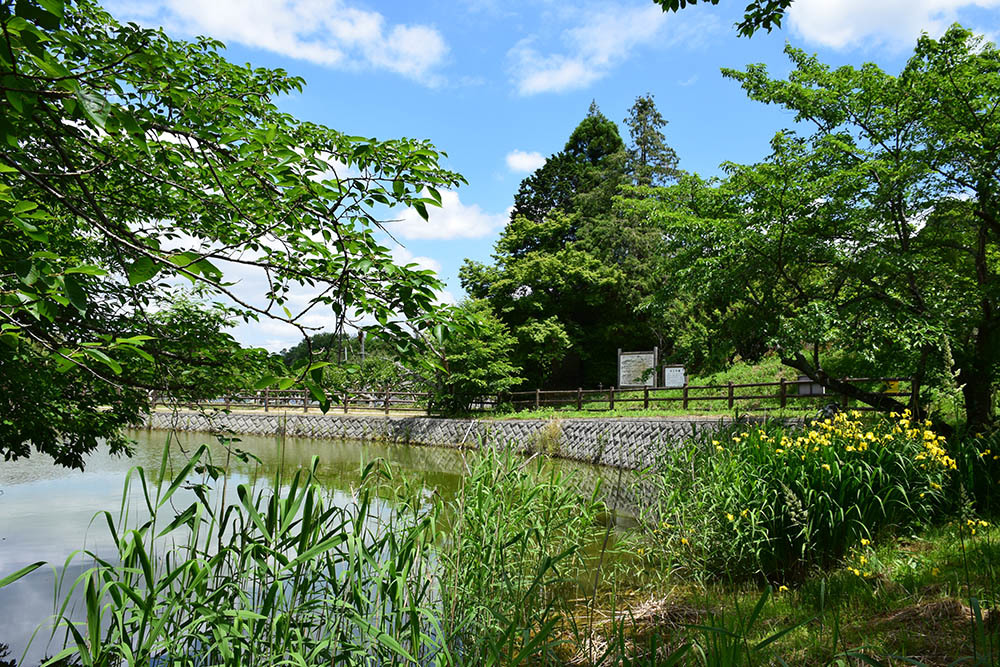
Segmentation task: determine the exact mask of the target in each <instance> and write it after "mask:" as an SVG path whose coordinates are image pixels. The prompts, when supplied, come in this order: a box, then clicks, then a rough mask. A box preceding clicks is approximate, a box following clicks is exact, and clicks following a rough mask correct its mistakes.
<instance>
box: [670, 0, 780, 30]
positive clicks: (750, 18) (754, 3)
mask: <svg viewBox="0 0 1000 667" xmlns="http://www.w3.org/2000/svg"><path fill="white" fill-rule="evenodd" d="M703 1H705V2H711V3H712V4H713V5H717V4H719V0H703ZM794 1H795V0H751V2H750V4H748V5H747V6H746V9H745V10H744V14H743V20H742V21H740V22H739V23H737V24H736V29H737V31H738V32H739V34H740V36H742V37H753V35H754V33H756V32H757V31H758V30H767V31H768V32H771V30H773V29H774V28H780V27H781V21H782V20H783V19H784V18H785V12H787V11H788V8H789V7H791V5H792V2H794ZM653 2H655V3H656V4H658V5H659V6H660V7H662V8H663V11H665V12H666V11H671V12H677V11H680V10H681V9H684V8H685V7H687V6H689V5H696V4H698V0H653Z"/></svg>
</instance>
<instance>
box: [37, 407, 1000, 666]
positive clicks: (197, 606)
mask: <svg viewBox="0 0 1000 667" xmlns="http://www.w3.org/2000/svg"><path fill="white" fill-rule="evenodd" d="M744 429H746V430H744ZM707 438H708V439H705V440H701V441H697V442H691V443H689V446H687V447H685V448H682V449H681V450H679V451H677V452H674V453H672V454H671V455H670V456H667V457H664V459H663V460H662V461H660V462H659V464H658V465H656V466H655V467H653V468H652V469H650V470H648V471H647V472H646V474H645V475H644V476H643V477H642V478H640V479H639V480H638V482H635V484H636V486H635V488H634V489H631V491H633V492H634V494H635V495H636V497H638V498H640V499H642V503H641V505H642V510H641V512H640V516H639V517H636V518H637V519H638V522H637V523H632V524H630V525H631V526H632V527H630V528H627V529H623V528H621V525H622V524H621V523H619V522H616V521H615V520H614V517H613V516H609V514H610V513H609V511H608V510H607V508H605V507H604V506H603V505H602V503H601V502H600V501H599V497H600V494H599V492H598V491H597V490H595V491H594V493H593V494H591V495H588V496H586V497H582V496H581V495H580V492H579V491H578V489H577V486H576V485H574V484H573V479H572V478H571V477H570V476H569V475H567V474H566V473H563V472H560V471H558V470H557V469H555V468H552V467H547V466H545V465H544V461H543V457H540V456H536V457H534V458H532V459H523V458H521V457H518V456H516V455H513V454H510V453H509V452H504V451H498V450H496V449H494V448H492V447H489V446H484V447H482V448H481V449H480V451H478V452H470V453H469V454H468V455H467V458H466V466H467V471H466V475H465V476H464V481H463V483H462V486H461V488H460V489H459V491H458V492H457V494H456V495H455V497H454V499H452V500H448V501H445V500H443V499H442V498H441V497H440V496H438V495H437V494H435V493H433V492H432V491H429V490H428V489H425V488H423V487H421V486H420V485H415V484H413V483H412V482H410V481H408V480H406V479H401V478H398V477H396V476H395V474H394V472H393V470H392V469H391V467H389V466H387V465H385V464H384V463H382V462H374V463H372V464H370V465H369V466H367V467H366V468H365V470H363V471H362V475H361V477H360V481H359V485H358V487H357V489H356V491H355V493H354V495H353V498H352V499H351V502H348V503H343V502H341V503H340V504H337V503H335V502H333V499H332V498H330V497H329V496H328V494H327V493H326V492H325V490H324V489H323V488H322V487H321V486H320V485H319V484H318V483H317V481H316V479H315V469H316V463H315V462H314V463H313V465H312V466H311V467H310V468H307V469H303V470H300V471H298V472H296V473H295V474H294V475H293V476H291V478H281V477H277V476H276V477H275V479H274V480H273V482H272V483H271V486H270V487H269V488H254V487H252V486H247V485H236V486H235V488H227V484H228V483H227V482H226V477H225V476H224V475H222V473H221V470H220V469H218V468H216V467H214V466H213V465H212V463H211V462H209V461H206V460H204V458H203V457H204V455H205V450H199V451H198V452H196V453H195V455H194V457H193V458H192V459H191V460H190V461H189V462H188V464H187V465H186V466H185V467H184V468H183V469H182V470H179V471H178V472H177V473H176V474H173V475H171V474H169V466H168V465H167V458H168V457H167V456H166V455H165V456H164V463H163V464H162V466H161V469H160V470H159V471H155V472H154V471H151V472H150V473H149V474H147V473H146V472H145V471H139V470H137V471H135V472H134V473H133V474H132V475H130V477H129V479H128V481H127V483H126V489H125V497H126V498H128V497H131V498H132V499H133V500H135V499H138V500H139V501H140V503H141V504H140V506H139V508H138V510H137V509H136V508H134V507H133V508H132V509H129V505H128V503H124V502H123V505H122V507H123V510H122V513H121V514H120V515H114V514H112V513H105V514H102V515H101V516H99V517H98V519H99V522H98V525H103V526H106V527H107V529H108V530H109V531H112V534H113V535H114V536H115V544H116V545H117V553H116V554H90V553H87V552H83V553H81V554H78V555H77V558H81V559H84V560H85V561H86V562H89V563H90V564H91V565H92V567H91V568H90V569H89V570H88V571H87V572H85V573H84V574H83V575H81V576H80V577H79V578H78V579H77V580H76V581H75V582H63V584H62V587H61V592H60V599H65V600H67V601H69V600H73V599H77V600H81V601H82V602H81V604H82V615H81V614H77V615H73V613H72V612H73V607H72V605H70V604H69V603H68V602H67V603H66V605H64V606H58V605H57V610H58V616H59V621H60V625H61V630H60V631H59V632H60V633H62V632H65V633H66V634H65V637H66V641H67V644H66V649H65V651H63V653H62V654H61V655H60V656H59V657H60V658H61V659H64V660H69V661H76V662H79V663H80V664H86V665H102V666H104V665H106V666H108V667H111V666H112V665H123V664H130V665H150V664H157V665H177V666H182V665H183V666H187V665H191V666H192V667H193V666H194V665H203V664H213V665H275V664H289V665H309V666H311V665H330V664H345V665H347V664H349V665H409V664H424V665H464V664H469V665H479V664H512V665H516V664H553V665H555V664H577V665H597V664H600V665H613V664H648V665H654V664H683V665H705V666H707V665H758V664H761V665H762V664H780V663H781V661H785V662H786V663H787V664H810V665H811V664H815V665H828V664H838V665H840V664H844V665H847V664H869V665H895V664H915V663H916V664H928V665H945V664H951V663H952V662H953V661H954V660H956V659H960V658H968V659H969V661H970V662H969V664H978V665H992V664H996V663H997V661H998V651H1000V613H998V612H997V611H996V602H997V599H998V597H997V594H998V590H1000V589H998V587H997V582H998V576H997V575H998V572H997V567H998V563H1000V531H998V530H997V528H996V527H995V526H994V525H993V516H995V514H996V507H997V505H996V497H995V488H996V482H997V479H998V473H1000V456H998V454H997V453H996V452H1000V448H998V447H997V446H996V445H997V443H996V441H995V440H991V439H989V438H987V437H982V436H980V437H974V438H967V439H956V440H955V441H953V442H946V441H945V440H943V439H942V438H941V437H940V436H938V435H937V434H935V433H934V432H933V431H931V430H930V428H929V425H928V424H926V423H915V422H913V421H912V420H911V419H910V418H909V417H908V416H907V415H906V414H903V415H896V416H893V417H889V418H877V419H862V417H861V416H860V415H859V414H854V415H851V414H841V415H840V416H838V417H836V418H834V419H831V420H829V421H828V422H820V423H818V424H815V425H813V426H811V427H810V428H807V429H806V430H803V431H795V430H791V429H788V428H786V427H784V426H781V425H778V424H764V425H760V426H756V427H754V428H752V429H747V428H746V427H743V426H737V427H735V428H734V429H733V430H731V431H728V432H726V433H715V434H713V435H711V436H708V437H707ZM485 444H487V443H484V445H485ZM237 453H238V452H237ZM198 471H201V472H200V475H199V474H196V473H198ZM621 479H622V478H621V477H619V478H618V479H617V480H616V481H613V482H612V484H623V483H624V482H622V481H621ZM151 480H158V481H156V482H153V481H151ZM272 489H278V490H279V491H278V492H274V491H272ZM146 515H148V516H150V517H152V519H149V520H147V518H146ZM24 575H25V576H30V572H25V573H24ZM74 596H76V597H74ZM671 660H673V661H674V662H671Z"/></svg>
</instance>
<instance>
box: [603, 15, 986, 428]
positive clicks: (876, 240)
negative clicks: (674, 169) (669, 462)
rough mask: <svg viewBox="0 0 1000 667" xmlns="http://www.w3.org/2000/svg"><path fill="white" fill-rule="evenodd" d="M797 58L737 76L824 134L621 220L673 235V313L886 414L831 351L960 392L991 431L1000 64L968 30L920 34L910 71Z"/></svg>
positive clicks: (647, 204) (664, 293)
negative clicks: (772, 69) (831, 365)
mask: <svg viewBox="0 0 1000 667" xmlns="http://www.w3.org/2000/svg"><path fill="white" fill-rule="evenodd" d="M786 52H787V53H788V55H789V57H790V59H791V61H792V64H793V66H794V70H793V72H792V73H791V74H790V75H789V77H788V78H787V79H786V80H780V79H772V78H770V77H769V76H768V73H767V71H766V69H765V68H764V67H763V66H761V65H754V66H750V67H749V68H747V70H746V71H745V72H736V71H730V70H727V71H726V72H725V74H726V75H727V76H729V77H731V78H734V79H736V80H738V81H740V82H741V84H742V85H743V87H744V89H745V90H746V91H747V93H748V94H749V95H750V97H751V98H753V99H755V100H759V101H762V102H767V103H774V104H779V105H782V106H783V107H785V108H786V109H789V110H791V111H794V112H795V113H796V120H798V121H801V122H802V123H808V124H809V125H811V126H812V127H813V128H814V132H813V133H812V134H809V135H802V134H799V133H796V132H791V131H784V132H780V133H778V134H777V135H776V136H775V138H774V140H773V141H772V153H771V155H770V156H768V158H767V159H765V160H764V161H762V162H760V163H758V164H754V165H737V164H727V165H725V169H726V172H727V176H726V178H725V179H722V180H721V181H718V182H704V181H699V180H691V181H688V182H684V181H682V182H681V183H680V184H678V185H677V186H673V187H671V188H667V189H663V190H659V191H657V192H654V193H651V194H652V196H641V195H642V194H647V193H639V196H636V194H635V193H632V194H633V196H623V197H621V198H620V199H619V204H620V207H619V211H620V212H621V214H622V215H624V216H626V217H630V218H633V219H636V220H641V221H646V222H651V223H653V224H656V225H657V226H658V227H659V228H660V229H661V230H662V234H663V235H664V238H665V239H666V240H667V242H668V246H669V250H670V251H669V253H667V254H666V255H665V257H666V262H665V266H664V275H667V276H672V277H671V278H670V279H668V280H667V281H665V282H664V284H663V287H662V289H661V290H660V291H659V294H658V298H657V300H656V301H657V302H658V305H659V307H660V308H661V309H663V310H669V309H671V308H673V307H676V306H675V305H674V304H676V303H677V302H678V300H681V301H683V302H685V303H686V304H687V305H686V306H685V308H686V309H687V310H688V311H689V312H690V313H691V314H692V315H694V317H692V318H691V321H692V323H694V324H695V327H703V328H704V329H707V330H708V331H710V332H711V334H712V335H711V337H712V339H713V340H714V341H715V342H716V344H719V343H723V344H728V346H730V347H731V348H732V349H737V350H740V351H741V352H742V353H743V354H744V355H754V356H757V355H759V354H760V353H762V352H764V351H766V350H767V349H776V350H778V351H779V352H780V354H781V356H782V358H783V360H784V361H785V363H786V364H788V365H790V366H792V367H794V368H796V369H797V370H799V371H800V372H801V373H804V374H806V375H808V376H810V377H812V378H814V379H815V380H816V381H817V382H819V383H821V384H824V385H826V386H828V387H830V388H832V389H833V390H835V391H837V392H838V393H840V392H843V393H846V394H848V395H849V396H852V397H854V398H857V399H860V400H863V401H866V402H868V403H870V404H872V405H875V406H877V407H879V408H882V409H884V410H893V409H895V410H901V409H902V408H903V406H902V405H900V404H898V403H897V402H895V401H893V400H891V399H889V398H888V397H885V396H879V395H877V394H874V393H871V392H866V391H862V390H859V389H857V388H854V387H851V386H850V385H845V384H843V383H841V382H839V381H838V380H837V379H836V378H835V377H833V376H831V374H830V373H828V372H827V371H826V369H825V368H824V367H823V363H822V353H823V352H824V351H827V350H837V351H839V352H841V353H852V354H855V355H857V356H858V357H860V358H863V359H866V360H868V361H869V362H870V363H872V364H873V365H874V366H876V367H878V368H881V369H893V370H894V372H896V373H900V374H907V375H912V376H913V377H914V378H915V380H916V382H917V383H918V384H919V385H923V384H931V385H934V386H938V387H940V386H958V387H960V388H961V391H962V394H963V399H964V407H965V410H966V412H967V420H968V422H969V423H970V424H973V425H983V424H988V423H990V422H992V421H993V419H994V417H995V407H994V402H995V396H994V393H995V388H996V384H997V380H998V371H1000V275H998V268H997V267H998V264H997V261H996V258H997V253H998V249H1000V224H998V220H1000V209H998V203H997V202H998V199H997V192H996V189H997V183H998V182H1000V181H998V176H1000V120H998V118H997V116H996V114H995V113H994V112H995V109H996V106H997V100H998V96H1000V52H998V51H997V49H996V48H995V47H994V46H993V45H992V44H989V43H986V42H984V41H983V40H982V39H981V38H977V37H975V36H973V35H972V34H971V33H969V32H968V31H966V30H964V29H962V28H960V27H957V26H956V27H953V28H951V29H950V30H949V31H948V32H947V33H946V34H945V35H944V36H943V37H942V38H941V39H940V40H934V39H931V38H929V37H923V38H921V40H920V42H919V44H918V46H917V49H916V51H915V53H914V55H913V57H912V58H911V59H910V61H909V62H908V63H907V65H906V67H905V68H904V69H903V71H902V72H901V73H900V74H899V75H898V76H892V75H890V74H887V73H885V72H883V71H882V70H880V69H879V68H878V67H876V66H875V65H871V64H869V65H866V66H864V67H862V68H859V69H858V68H854V67H848V66H845V67H840V68H838V69H831V68H830V67H828V66H826V65H823V64H822V63H820V62H818V61H817V60H816V58H815V57H811V56H808V55H806V54H805V53H803V52H802V51H799V50H797V49H794V48H791V47H788V48H787V49H786ZM679 324H681V326H682V327H683V323H682V322H679ZM693 335H695V336H699V337H702V338H703V337H704V334H703V333H699V331H698V330H697V328H696V329H695V331H694V334H693ZM803 346H807V348H808V350H810V351H811V354H810V355H806V354H803ZM810 357H811V358H810Z"/></svg>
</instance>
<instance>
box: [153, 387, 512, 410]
mask: <svg viewBox="0 0 1000 667" xmlns="http://www.w3.org/2000/svg"><path fill="white" fill-rule="evenodd" d="M430 397H431V394H430V393H428V392H420V391H391V390H371V391H361V390H356V391H338V392H330V393H329V394H328V398H329V399H330V408H329V412H344V413H347V412H381V413H384V414H389V413H392V412H396V413H400V412H402V413H410V414H426V413H427V407H428V402H429V400H430ZM151 401H152V404H153V406H154V407H155V406H158V405H162V406H175V405H185V406H189V407H202V408H219V409H226V410H263V411H264V412H270V411H272V410H284V411H288V410H296V411H302V412H304V413H308V412H309V411H310V410H314V411H317V412H318V411H319V410H320V403H319V401H317V400H316V399H314V398H313V397H312V395H311V394H310V393H309V392H308V391H306V390H304V389H285V390H279V389H261V390H260V391H249V392H243V393H239V394H232V395H229V396H222V397H219V398H213V399H208V400H198V401H177V400H175V399H172V398H170V397H168V396H164V395H161V394H157V393H155V392H154V393H153V395H152V397H151ZM496 406H497V397H496V396H488V397H484V398H483V399H481V400H480V401H479V402H477V403H476V404H475V405H474V406H473V409H474V410H475V411H486V410H495V409H496Z"/></svg>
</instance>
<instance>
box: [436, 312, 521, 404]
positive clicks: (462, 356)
mask: <svg viewBox="0 0 1000 667" xmlns="http://www.w3.org/2000/svg"><path fill="white" fill-rule="evenodd" d="M455 316H456V317H459V318H464V319H465V323H466V325H467V326H465V327H460V328H457V329H455V330H454V332H453V333H452V334H451V335H449V336H447V337H446V338H445V339H444V340H443V345H442V346H441V347H440V353H439V359H438V361H439V363H440V369H441V372H440V374H439V376H438V379H437V382H436V383H435V385H436V389H435V391H434V397H433V399H432V407H433V408H434V409H437V410H440V411H442V412H444V413H446V414H463V413H466V412H468V411H469V410H470V409H471V408H472V406H473V405H474V404H475V403H477V402H478V401H480V400H482V399H484V398H492V397H495V396H497V395H498V394H502V393H503V392H506V391H508V390H509V389H510V388H511V387H514V386H516V385H517V384H518V383H520V382H521V378H520V377H519V376H518V374H519V373H520V371H521V369H520V368H518V367H517V366H516V365H514V364H513V363H512V361H511V352H512V349H513V347H514V342H515V340H514V337H513V336H512V335H511V334H510V331H509V330H508V329H507V327H506V326H505V325H504V323H503V322H501V321H500V319H499V318H498V317H497V316H496V315H494V314H493V312H492V310H491V309H490V306H489V304H488V303H486V302H485V301H480V300H476V301H466V302H464V303H461V304H459V307H458V308H457V310H456V311H455Z"/></svg>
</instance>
